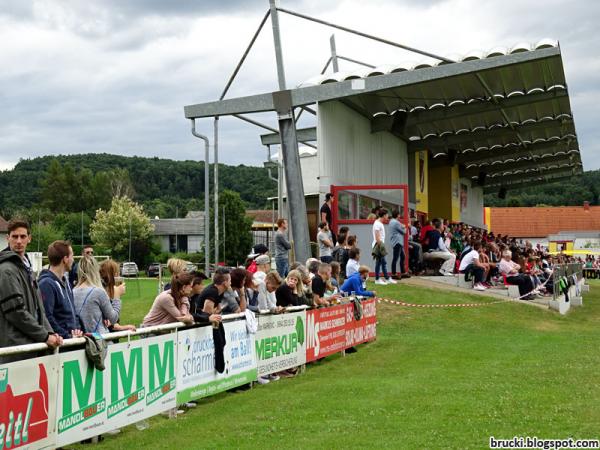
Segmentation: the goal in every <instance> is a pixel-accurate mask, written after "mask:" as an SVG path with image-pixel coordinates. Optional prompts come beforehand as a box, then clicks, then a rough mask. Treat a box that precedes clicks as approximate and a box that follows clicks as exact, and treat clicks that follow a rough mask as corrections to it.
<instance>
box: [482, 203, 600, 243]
mask: <svg viewBox="0 0 600 450" xmlns="http://www.w3.org/2000/svg"><path fill="white" fill-rule="evenodd" d="M490 213H491V216H490V222H491V224H490V225H491V229H492V231H493V232H494V234H502V235H505V234H508V235H509V236H513V237H532V238H533V237H547V236H549V235H551V234H558V233H560V232H574V231H580V232H590V233H593V232H595V234H598V233H599V231H598V230H600V206H589V207H585V206H557V207H530V208H518V207H517V208H490ZM565 234H566V233H565Z"/></svg>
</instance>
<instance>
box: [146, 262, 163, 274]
mask: <svg viewBox="0 0 600 450" xmlns="http://www.w3.org/2000/svg"><path fill="white" fill-rule="evenodd" d="M159 272H160V263H152V264H150V265H149V266H148V270H146V275H147V276H149V277H157V276H158V274H159Z"/></svg>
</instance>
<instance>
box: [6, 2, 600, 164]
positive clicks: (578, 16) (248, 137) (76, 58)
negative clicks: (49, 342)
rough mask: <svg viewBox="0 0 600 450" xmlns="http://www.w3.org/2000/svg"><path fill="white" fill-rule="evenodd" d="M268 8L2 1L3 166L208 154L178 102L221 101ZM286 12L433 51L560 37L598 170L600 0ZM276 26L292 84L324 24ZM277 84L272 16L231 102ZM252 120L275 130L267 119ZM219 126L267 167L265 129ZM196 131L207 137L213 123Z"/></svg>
mask: <svg viewBox="0 0 600 450" xmlns="http://www.w3.org/2000/svg"><path fill="white" fill-rule="evenodd" d="M268 5H269V2H268V0H219V1H212V0H39V1H31V0H0V42H2V45H0V67H1V70H0V169H7V168H10V167H12V166H14V164H16V163H17V162H18V161H19V159H20V158H29V157H35V156H42V155H50V154H74V153H88V152H107V153H116V154H121V155H140V156H158V157H165V158H174V159H182V160H183V159H201V158H203V146H202V145H201V143H200V142H199V141H198V140H197V139H195V138H194V137H193V136H192V135H191V133H190V130H189V128H190V124H189V121H188V120H186V119H185V118H184V115H183V106H184V105H189V104H194V103H200V102H205V101H211V100H216V99H218V97H219V95H220V93H221V91H222V90H223V87H224V86H225V83H226V81H227V79H228V78H229V76H230V74H231V72H232V71H233V69H234V67H235V65H236V64H237V62H238V60H239V58H240V56H241V54H242V52H243V50H244V49H245V47H246V45H247V44H248V42H249V40H250V37H251V36H252V34H253V33H254V31H255V29H256V28H257V26H258V24H259V23H260V20H261V19H262V17H263V15H264V13H265V12H266V11H267V9H268ZM281 6H282V7H285V8H288V9H292V10H295V11H298V12H303V13H305V14H309V15H312V16H316V17H319V18H322V19H324V20H328V21H331V22H335V23H338V24H341V25H345V26H348V27H351V28H355V29H358V30H361V31H364V32H367V33H371V34H374V35H377V36H380V37H384V38H387V39H390V40H393V41H396V42H400V43H403V44H406V45H410V46H413V47H417V48H420V49H423V50H426V51H430V52H432V53H436V54H441V55H450V54H461V53H462V54H464V53H467V52H468V51H470V50H488V49H490V48H492V47H496V46H504V47H511V46H513V45H514V44H516V43H519V42H528V43H535V42H537V41H539V40H540V39H542V38H552V39H557V40H559V41H560V45H561V49H562V54H563V60H564V65H565V72H566V77H567V82H568V84H569V93H570V98H571V106H572V109H573V114H574V117H575V125H576V128H577V132H578V136H579V143H580V147H581V151H582V158H583V162H584V168H585V169H586V170H590V169H598V168H600V126H599V125H598V124H599V123H600V113H599V112H598V111H599V108H598V105H599V104H600V57H599V49H600V31H599V29H598V23H599V22H600V2H591V1H573V0H571V1H562V0H561V1H559V0H546V1H545V2H540V1H528V0H504V1H496V0H487V1H486V0H446V1H443V0H442V1H436V0H428V1H426V0H421V1H416V0H412V1H409V0H405V1H402V0H370V1H368V2H365V1H364V0H360V1H359V0H345V1H344V0H335V1H334V0H301V1H291V0H287V1H286V0H282V1H281ZM280 22H281V28H282V33H283V34H282V42H283V49H284V53H285V57H284V58H285V66H286V75H287V81H288V87H295V86H297V85H298V84H299V83H301V82H303V81H305V80H307V79H309V78H311V77H312V76H314V75H316V74H318V73H319V72H320V71H321V69H322V68H323V65H324V64H325V62H326V61H327V59H328V57H329V36H330V35H331V33H332V30H331V29H328V28H326V27H323V26H321V25H317V24H314V23H309V22H306V21H303V20H302V19H298V18H295V17H290V16H286V15H284V14H281V15H280ZM336 41H337V50H338V53H339V54H341V55H344V56H348V57H351V58H354V59H358V60H363V61H366V62H369V63H371V64H374V65H380V64H394V63H401V62H404V61H420V60H422V59H423V58H422V57H419V55H414V54H410V53H408V52H405V51H402V50H399V49H397V48H392V47H387V46H385V45H383V44H379V43H375V42H372V41H367V40H365V39H362V38H357V37H355V36H352V35H349V34H346V33H343V32H339V31H337V32H336ZM340 66H341V69H342V70H344V71H351V70H354V69H356V68H357V67H356V66H353V65H352V64H350V63H345V62H343V61H342V62H340ZM276 89H277V78H276V69H275V59H274V50H273V45H272V32H271V27H270V22H269V23H268V24H267V26H265V28H264V29H263V32H262V34H261V36H260V38H259V40H258V41H257V43H256V45H255V47H254V49H253V50H252V53H251V54H250V56H249V58H248V59H247V61H246V63H245V65H244V67H243V69H242V71H241V72H240V74H239V75H238V77H237V79H236V81H235V82H234V84H233V86H232V88H231V90H230V92H229V94H228V98H232V97H238V96H245V95H251V94H258V93H263V92H271V91H274V90H276ZM306 116H309V115H308V114H307V115H306ZM255 118H257V119H260V120H262V121H264V122H269V123H270V124H271V125H272V126H275V125H276V122H275V121H274V115H272V114H271V115H261V116H255ZM309 121H310V117H307V118H306V119H304V122H303V123H302V125H309V124H310V122H309ZM220 122H221V127H220V161H222V162H225V163H228V164H240V163H243V164H251V165H262V162H263V161H264V160H265V159H266V150H265V148H264V147H262V146H261V145H260V140H259V135H260V134H261V132H262V130H260V129H259V128H256V127H255V126H252V125H249V124H246V123H244V122H241V121H239V120H237V119H234V118H223V119H222V120H221V121H220ZM198 127H199V131H200V132H203V133H205V134H208V135H209V136H210V137H211V140H212V120H209V119H203V120H201V121H199V122H198Z"/></svg>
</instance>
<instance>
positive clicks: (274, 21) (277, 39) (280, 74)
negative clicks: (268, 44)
mask: <svg viewBox="0 0 600 450" xmlns="http://www.w3.org/2000/svg"><path fill="white" fill-rule="evenodd" d="M269 6H270V11H271V25H272V26H273V43H274V44H275V60H276V61H277V81H278V82H279V90H280V91H284V90H285V89H286V83H285V70H284V67H283V52H282V50H281V35H280V33H279V13H278V12H277V5H276V0H269Z"/></svg>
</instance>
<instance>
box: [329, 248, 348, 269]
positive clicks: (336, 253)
mask: <svg viewBox="0 0 600 450" xmlns="http://www.w3.org/2000/svg"><path fill="white" fill-rule="evenodd" d="M347 255H348V251H347V250H346V249H345V248H344V247H341V246H339V245H337V246H336V247H335V248H334V249H333V252H332V253H331V256H332V258H333V260H334V261H337V262H339V263H340V265H342V266H343V265H344V262H347V261H348V258H347Z"/></svg>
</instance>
